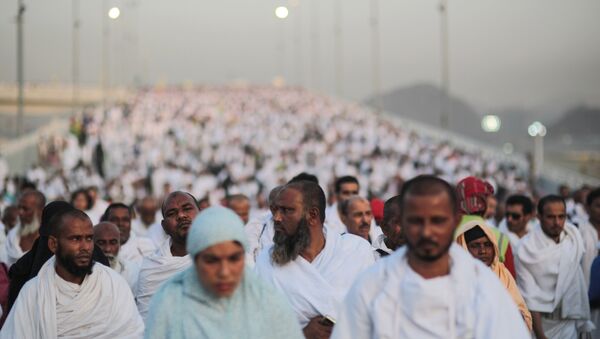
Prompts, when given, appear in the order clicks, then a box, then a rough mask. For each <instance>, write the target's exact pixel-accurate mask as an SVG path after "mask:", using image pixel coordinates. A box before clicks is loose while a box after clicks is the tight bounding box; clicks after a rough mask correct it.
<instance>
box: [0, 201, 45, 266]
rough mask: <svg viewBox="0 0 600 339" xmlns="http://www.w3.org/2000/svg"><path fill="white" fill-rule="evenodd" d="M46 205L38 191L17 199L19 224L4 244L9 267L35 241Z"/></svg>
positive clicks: (9, 233) (29, 248) (27, 250)
mask: <svg viewBox="0 0 600 339" xmlns="http://www.w3.org/2000/svg"><path fill="white" fill-rule="evenodd" d="M45 205H46V197H44V194H42V192H40V191H36V190H28V191H25V192H24V193H23V194H22V195H21V197H20V198H19V203H18V208H19V223H18V224H17V226H15V227H14V228H13V229H11V230H10V232H8V235H7V239H6V243H5V245H4V246H5V252H4V253H5V255H6V258H4V259H5V261H6V264H7V265H8V266H11V265H12V264H14V263H15V262H16V261H17V260H19V258H21V257H22V256H23V254H25V253H27V252H29V250H31V247H32V246H33V243H34V241H35V239H37V238H38V236H39V233H38V230H39V228H40V221H41V217H42V210H43V209H44V206H45Z"/></svg>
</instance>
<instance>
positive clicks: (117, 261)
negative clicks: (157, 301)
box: [94, 221, 140, 291]
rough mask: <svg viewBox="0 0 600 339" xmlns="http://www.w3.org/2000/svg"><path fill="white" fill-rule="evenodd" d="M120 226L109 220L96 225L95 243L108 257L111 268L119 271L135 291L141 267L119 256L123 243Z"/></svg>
mask: <svg viewBox="0 0 600 339" xmlns="http://www.w3.org/2000/svg"><path fill="white" fill-rule="evenodd" d="M119 239H120V232H119V228H118V227H117V226H116V225H115V224H113V223H110V222H108V221H103V222H101V223H99V224H98V225H96V226H94V243H96V246H98V247H99V248H100V249H101V250H102V253H104V255H105V256H106V258H107V259H108V262H109V263H110V268H112V269H113V270H115V271H117V272H118V273H119V274H120V275H121V276H122V277H123V278H125V280H126V281H127V283H128V284H129V287H130V288H131V290H132V291H133V289H134V287H135V284H136V282H137V278H138V274H139V270H140V267H139V265H138V264H136V263H134V262H131V261H125V260H123V259H122V258H121V257H120V256H119V249H120V248H121V244H120V242H119Z"/></svg>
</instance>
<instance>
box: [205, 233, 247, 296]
mask: <svg viewBox="0 0 600 339" xmlns="http://www.w3.org/2000/svg"><path fill="white" fill-rule="evenodd" d="M244 258H245V253H244V248H243V247H242V246H241V245H240V244H238V243H237V242H234V241H226V242H222V243H218V244H216V245H213V246H211V247H209V248H207V249H205V250H204V251H202V252H200V253H198V255H197V256H196V258H195V260H194V265H195V266H196V272H197V273H198V280H200V283H201V284H202V286H203V287H204V288H206V289H207V290H209V291H210V292H211V293H212V294H213V295H215V296H217V297H219V298H223V297H229V296H231V295H232V294H233V293H234V292H235V289H236V288H237V287H238V285H239V284H240V281H241V280H242V277H243V273H244Z"/></svg>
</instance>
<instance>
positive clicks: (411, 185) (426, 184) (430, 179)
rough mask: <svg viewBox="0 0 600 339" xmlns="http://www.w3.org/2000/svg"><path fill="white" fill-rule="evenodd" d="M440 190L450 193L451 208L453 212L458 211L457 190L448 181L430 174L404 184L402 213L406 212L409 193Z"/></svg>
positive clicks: (428, 192)
mask: <svg viewBox="0 0 600 339" xmlns="http://www.w3.org/2000/svg"><path fill="white" fill-rule="evenodd" d="M440 192H445V193H446V194H447V195H448V200H450V208H451V209H452V211H453V212H456V211H457V210H458V199H457V197H456V191H455V189H454V187H453V186H452V185H450V184H449V183H448V182H447V181H445V180H443V179H441V178H438V177H436V176H435V175H430V174H424V175H419V176H417V177H414V178H412V179H410V180H409V181H407V182H405V183H404V185H402V190H401V191H400V202H401V204H400V214H402V213H403V212H404V203H405V202H406V196H407V195H409V194H412V195H434V194H438V193H440Z"/></svg>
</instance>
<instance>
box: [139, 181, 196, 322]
mask: <svg viewBox="0 0 600 339" xmlns="http://www.w3.org/2000/svg"><path fill="white" fill-rule="evenodd" d="M161 211H162V214H163V220H162V222H161V224H162V227H163V228H164V230H165V232H166V233H167V234H168V235H169V238H168V239H167V240H166V241H165V242H164V243H163V244H162V246H160V247H159V248H158V249H157V250H156V252H154V254H152V255H151V256H149V257H147V258H144V260H143V261H142V266H141V268H140V274H139V276H138V282H137V288H136V291H135V300H136V303H137V307H138V310H139V311H140V314H141V315H142V317H143V318H146V315H147V313H148V308H149V306H150V299H151V298H152V296H153V295H154V294H155V293H156V291H158V288H159V287H160V286H161V285H162V284H163V283H164V282H165V281H167V280H169V278H171V277H172V276H174V275H175V274H176V273H179V272H181V271H183V270H185V269H187V268H188V267H190V266H191V265H192V259H191V258H190V256H189V254H188V252H187V249H186V244H187V235H188V232H189V230H190V227H191V225H192V221H194V218H195V217H196V215H197V214H198V212H199V211H198V203H197V201H196V199H195V198H194V197H193V196H192V195H191V194H189V193H187V192H182V191H175V192H173V193H170V194H169V195H168V196H167V197H166V198H165V201H164V202H163V205H162V208H161Z"/></svg>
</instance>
